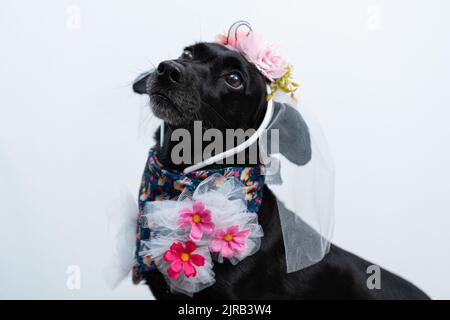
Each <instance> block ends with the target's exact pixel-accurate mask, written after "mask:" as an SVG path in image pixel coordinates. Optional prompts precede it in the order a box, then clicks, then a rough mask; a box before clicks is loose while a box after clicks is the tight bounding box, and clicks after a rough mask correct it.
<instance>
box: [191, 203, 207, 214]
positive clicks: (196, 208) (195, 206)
mask: <svg viewBox="0 0 450 320" xmlns="http://www.w3.org/2000/svg"><path fill="white" fill-rule="evenodd" d="M192 209H194V212H195V213H199V212H202V211H203V210H204V209H205V205H204V204H203V202H202V201H195V202H194V204H193V205H192Z"/></svg>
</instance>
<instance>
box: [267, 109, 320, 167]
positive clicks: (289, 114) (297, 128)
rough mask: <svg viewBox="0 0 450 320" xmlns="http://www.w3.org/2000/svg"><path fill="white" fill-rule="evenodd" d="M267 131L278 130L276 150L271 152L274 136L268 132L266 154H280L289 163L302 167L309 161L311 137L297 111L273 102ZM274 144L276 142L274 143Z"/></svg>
mask: <svg viewBox="0 0 450 320" xmlns="http://www.w3.org/2000/svg"><path fill="white" fill-rule="evenodd" d="M269 129H278V140H279V143H278V150H275V149H274V150H272V148H273V146H272V141H271V139H273V138H274V134H273V133H271V130H269V132H268V135H267V136H268V141H267V148H268V153H269V154H271V153H281V154H282V155H283V156H285V157H286V158H287V159H288V160H289V161H290V162H292V163H294V164H296V165H298V166H302V165H305V164H307V163H308V162H309V161H310V160H311V137H310V134H309V129H308V126H307V124H306V122H305V120H304V119H303V117H302V116H301V114H300V112H298V110H297V109H295V108H293V107H291V106H290V105H289V104H286V103H279V102H273V116H272V121H271V123H270V125H269ZM274 142H275V143H276V141H274Z"/></svg>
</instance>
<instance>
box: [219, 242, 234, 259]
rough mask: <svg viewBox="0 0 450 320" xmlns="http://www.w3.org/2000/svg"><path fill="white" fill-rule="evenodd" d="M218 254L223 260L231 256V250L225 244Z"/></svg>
mask: <svg viewBox="0 0 450 320" xmlns="http://www.w3.org/2000/svg"><path fill="white" fill-rule="evenodd" d="M220 254H221V255H222V256H223V257H225V258H229V257H231V256H232V255H233V250H231V248H230V246H229V244H228V243H225V244H224V246H223V247H222V250H220Z"/></svg>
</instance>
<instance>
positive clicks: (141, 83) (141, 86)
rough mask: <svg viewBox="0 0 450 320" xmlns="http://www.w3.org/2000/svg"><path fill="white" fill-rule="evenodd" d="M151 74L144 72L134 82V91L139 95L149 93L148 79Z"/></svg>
mask: <svg viewBox="0 0 450 320" xmlns="http://www.w3.org/2000/svg"><path fill="white" fill-rule="evenodd" d="M150 73H151V72H144V73H142V74H141V75H139V76H138V77H137V78H136V80H134V82H133V91H134V92H136V93H139V94H144V93H147V79H148V76H149V75H150Z"/></svg>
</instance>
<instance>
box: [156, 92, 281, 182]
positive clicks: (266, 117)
mask: <svg viewBox="0 0 450 320" xmlns="http://www.w3.org/2000/svg"><path fill="white" fill-rule="evenodd" d="M272 115H273V102H272V100H269V101H268V102H267V108H266V113H265V115H264V118H263V121H262V122H261V125H260V126H259V128H258V129H257V130H256V132H255V133H254V134H252V135H251V137H250V138H248V139H247V140H245V141H244V142H243V143H241V144H240V145H238V146H236V147H234V148H232V149H229V150H226V151H224V152H221V153H219V154H217V155H215V156H213V157H211V158H208V159H206V160H204V161H201V162H199V163H196V164H193V165H191V166H189V167H187V168H185V169H184V170H183V173H184V174H189V173H191V172H194V171H198V170H200V169H203V168H205V167H207V166H209V165H212V164H214V163H216V162H218V161H221V160H223V159H226V158H228V157H231V156H233V155H236V154H238V153H240V152H242V151H244V150H245V149H247V148H249V147H250V146H251V145H252V144H254V143H255V142H257V141H258V139H259V138H261V136H262V135H263V134H264V130H266V129H267V127H268V126H269V123H270V120H271V119H272ZM164 130H165V125H164V121H163V122H162V123H161V125H160V131H159V132H160V136H159V137H160V138H159V139H160V145H162V144H163V141H164V132H165V131H164Z"/></svg>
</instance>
